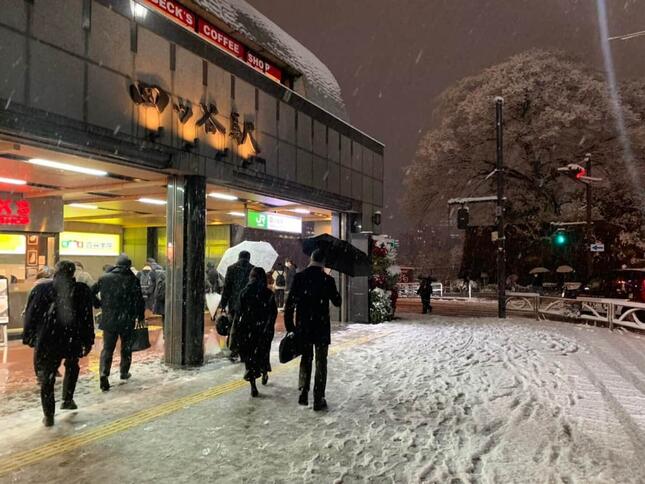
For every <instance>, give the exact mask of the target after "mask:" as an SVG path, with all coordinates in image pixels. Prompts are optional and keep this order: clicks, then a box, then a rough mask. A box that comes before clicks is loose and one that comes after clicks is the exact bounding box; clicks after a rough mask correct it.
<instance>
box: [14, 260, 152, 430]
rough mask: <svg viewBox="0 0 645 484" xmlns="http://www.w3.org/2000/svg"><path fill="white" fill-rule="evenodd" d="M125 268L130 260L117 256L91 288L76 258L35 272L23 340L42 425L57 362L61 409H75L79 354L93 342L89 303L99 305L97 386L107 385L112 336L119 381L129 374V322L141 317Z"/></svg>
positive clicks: (135, 286)
mask: <svg viewBox="0 0 645 484" xmlns="http://www.w3.org/2000/svg"><path fill="white" fill-rule="evenodd" d="M131 267H132V262H131V261H130V259H129V258H128V257H127V256H126V255H121V256H119V258H118V259H117V260H116V264H115V265H114V266H110V267H109V268H106V269H107V271H106V272H105V273H104V274H103V275H102V276H101V277H100V278H99V280H98V282H97V283H94V284H91V287H90V285H89V284H88V282H89V281H88V279H87V277H86V276H85V275H83V274H82V272H83V271H82V270H81V271H79V266H78V263H77V264H75V263H74V262H71V261H60V262H59V263H58V264H56V267H55V269H54V271H53V273H50V272H49V271H41V272H42V274H41V273H39V276H41V277H40V278H39V279H38V281H37V283H36V284H35V285H34V287H33V289H32V291H31V292H30V294H29V296H28V299H27V305H26V308H25V314H24V329H23V343H24V344H26V345H29V346H30V347H32V348H33V349H34V370H35V373H36V378H37V380H38V383H39V385H40V398H41V404H42V408H43V413H44V418H43V423H44V424H45V426H48V427H50V426H52V425H54V415H55V410H56V408H55V407H56V400H55V396H54V384H55V382H56V376H57V374H58V368H59V367H60V365H61V363H62V362H63V361H64V365H65V376H64V377H63V402H62V404H61V409H69V410H75V409H76V408H78V407H77V405H76V402H74V390H75V388H76V382H77V381H78V375H79V371H80V367H79V359H80V358H82V357H84V356H87V355H88V354H89V353H90V351H91V350H92V347H93V346H94V316H93V308H94V307H96V308H101V315H100V320H99V329H101V330H103V349H102V351H101V356H100V363H99V375H100V388H101V390H103V391H108V390H109V389H110V383H109V376H110V371H111V367H112V358H113V355H114V350H115V348H116V344H117V341H118V340H120V341H121V363H120V376H121V379H122V380H127V379H128V378H130V376H131V375H130V364H131V362H132V335H133V331H134V327H135V323H136V321H137V320H139V321H143V320H144V319H145V313H144V311H145V301H144V298H143V293H142V291H141V283H140V282H139V279H138V278H137V276H135V275H134V273H133V272H132V270H131ZM80 269H82V266H80Z"/></svg>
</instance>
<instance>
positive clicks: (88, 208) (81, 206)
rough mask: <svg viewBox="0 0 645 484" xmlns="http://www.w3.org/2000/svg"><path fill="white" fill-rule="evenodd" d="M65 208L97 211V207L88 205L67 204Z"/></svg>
mask: <svg viewBox="0 0 645 484" xmlns="http://www.w3.org/2000/svg"><path fill="white" fill-rule="evenodd" d="M67 206H68V207H74V208H85V209H87V210H97V209H98V208H99V207H98V206H97V205H89V204H87V203H68V204H67Z"/></svg>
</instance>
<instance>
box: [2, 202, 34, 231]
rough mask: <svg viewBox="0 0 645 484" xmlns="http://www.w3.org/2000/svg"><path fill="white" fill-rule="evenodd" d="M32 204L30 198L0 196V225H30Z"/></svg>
mask: <svg viewBox="0 0 645 484" xmlns="http://www.w3.org/2000/svg"><path fill="white" fill-rule="evenodd" d="M30 214H31V204H30V203H29V201H28V200H12V199H10V198H0V225H12V226H14V225H29V222H30V221H31V219H30V218H29V215H30Z"/></svg>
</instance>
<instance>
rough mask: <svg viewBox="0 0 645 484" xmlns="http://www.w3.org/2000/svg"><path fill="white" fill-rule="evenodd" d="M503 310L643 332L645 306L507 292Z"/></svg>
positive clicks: (605, 300) (624, 301)
mask: <svg viewBox="0 0 645 484" xmlns="http://www.w3.org/2000/svg"><path fill="white" fill-rule="evenodd" d="M506 308H507V309H508V310H509V311H515V312H525V313H531V314H532V315H533V316H535V318H536V319H538V320H539V319H548V318H549V317H560V318H567V319H574V320H578V321H592V322H594V323H603V324H607V325H608V326H609V329H614V326H615V325H619V326H626V327H629V328H635V329H641V330H645V303H638V302H633V301H627V300H624V299H602V298H591V297H581V298H577V299H564V298H561V297H553V296H541V295H540V294H538V293H533V292H525V293H520V292H507V293H506Z"/></svg>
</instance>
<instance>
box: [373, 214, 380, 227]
mask: <svg viewBox="0 0 645 484" xmlns="http://www.w3.org/2000/svg"><path fill="white" fill-rule="evenodd" d="M372 223H373V224H374V225H376V226H377V227H378V226H379V225H381V211H380V210H377V211H376V212H374V215H372Z"/></svg>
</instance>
